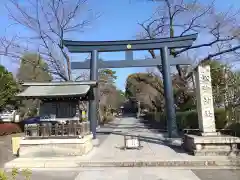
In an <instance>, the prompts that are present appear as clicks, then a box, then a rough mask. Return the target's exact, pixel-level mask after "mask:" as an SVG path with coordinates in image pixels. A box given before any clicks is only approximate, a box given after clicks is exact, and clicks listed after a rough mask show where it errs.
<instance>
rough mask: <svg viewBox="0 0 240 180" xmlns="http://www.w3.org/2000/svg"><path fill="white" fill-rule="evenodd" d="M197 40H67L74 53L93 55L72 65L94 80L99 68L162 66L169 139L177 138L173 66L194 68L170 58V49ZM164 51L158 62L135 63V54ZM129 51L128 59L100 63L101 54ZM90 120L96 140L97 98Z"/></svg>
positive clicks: (181, 46) (188, 45)
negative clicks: (145, 51) (172, 78)
mask: <svg viewBox="0 0 240 180" xmlns="http://www.w3.org/2000/svg"><path fill="white" fill-rule="evenodd" d="M196 39H197V34H191V35H187V36H179V37H174V38H158V39H147V40H124V41H70V40H63V42H62V43H63V45H64V46H66V47H67V48H68V50H69V52H71V53H91V59H90V60H87V61H85V62H72V63H71V68H72V69H90V80H93V81H97V80H98V69H99V68H125V67H152V66H157V67H158V68H159V67H160V66H162V72H163V84H164V95H165V102H166V115H167V122H168V123H167V125H168V136H169V138H172V137H173V136H175V135H177V127H176V112H175V106H174V98H173V87H172V80H171V75H170V66H175V65H190V64H191V63H190V62H189V61H187V60H186V59H180V58H173V57H172V56H169V49H174V48H187V47H191V46H192V44H193V42H194V41H195V40H196ZM154 49H160V52H161V54H160V56H159V57H157V58H156V59H146V60H133V51H136V50H154ZM113 51H125V59H124V60H111V61H109V60H108V61H102V60H98V52H113ZM93 95H94V96H93V97H96V96H97V88H95V89H94V90H93ZM89 119H90V127H91V131H92V133H93V138H94V139H95V138H96V126H97V99H96V98H93V99H92V100H90V102H89Z"/></svg>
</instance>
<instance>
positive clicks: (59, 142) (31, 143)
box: [17, 81, 97, 157]
mask: <svg viewBox="0 0 240 180" xmlns="http://www.w3.org/2000/svg"><path fill="white" fill-rule="evenodd" d="M23 86H24V87H26V89H25V90H24V91H23V92H21V93H20V94H18V95H17V97H21V98H23V99H38V100H40V108H39V116H40V121H39V123H36V124H31V125H26V127H25V136H24V137H23V139H21V141H20V154H19V155H20V156H27V157H29V156H38V155H39V154H40V155H41V156H42V155H43V156H45V155H46V154H48V155H51V156H59V155H68V156H69V155H77V156H79V155H83V154H86V153H87V152H89V151H90V150H91V149H92V147H93V146H92V134H91V132H90V127H89V121H86V120H83V119H82V118H81V108H80V106H79V104H80V103H79V102H80V101H91V100H92V99H94V97H93V95H92V94H93V93H92V89H93V88H94V87H96V86H97V82H96V81H82V82H44V83H39V82H38V83H37V82H31V83H24V84H23ZM43 145H44V146H43ZM30 149H31V151H30ZM29 151H30V152H31V153H30V154H31V155H29ZM53 152H54V153H53Z"/></svg>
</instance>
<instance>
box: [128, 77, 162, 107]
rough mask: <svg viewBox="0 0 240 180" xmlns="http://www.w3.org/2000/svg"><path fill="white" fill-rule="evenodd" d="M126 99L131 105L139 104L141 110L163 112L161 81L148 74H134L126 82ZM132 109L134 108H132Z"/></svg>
mask: <svg viewBox="0 0 240 180" xmlns="http://www.w3.org/2000/svg"><path fill="white" fill-rule="evenodd" d="M125 93H126V97H127V98H128V99H129V100H130V101H131V102H132V103H133V104H136V102H135V101H138V102H140V104H141V106H142V107H143V108H147V109H150V110H153V109H154V110H157V111H163V108H164V103H165V102H164V98H163V84H162V81H161V79H159V77H157V76H156V75H154V74H150V73H134V74H131V75H129V76H128V78H127V82H126V90H125ZM133 108H134V107H133Z"/></svg>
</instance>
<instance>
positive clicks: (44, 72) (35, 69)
mask: <svg viewBox="0 0 240 180" xmlns="http://www.w3.org/2000/svg"><path fill="white" fill-rule="evenodd" d="M17 80H18V81H19V82H49V81H52V76H51V75H50V73H49V71H48V65H47V64H46V63H45V61H44V60H43V59H42V58H41V56H40V55H39V54H34V53H28V54H24V55H23V57H22V58H21V64H20V67H19V69H18V73H17ZM22 90H23V89H22ZM38 106H39V101H38V100H23V101H22V107H21V108H20V112H21V115H22V116H23V117H24V118H26V117H29V116H34V115H36V114H37V108H38Z"/></svg>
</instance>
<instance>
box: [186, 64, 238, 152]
mask: <svg viewBox="0 0 240 180" xmlns="http://www.w3.org/2000/svg"><path fill="white" fill-rule="evenodd" d="M195 82H196V95H197V111H198V123H199V130H200V133H201V134H199V133H197V134H196V133H193V132H192V133H191V132H190V133H187V134H185V135H184V138H183V148H184V149H185V150H186V151H188V152H190V153H192V154H193V155H197V156H206V155H210V156H211V155H214V156H216V155H220V156H222V155H224V156H225V155H227V156H229V155H238V154H240V152H239V149H238V148H237V147H238V145H239V144H240V138H238V137H232V136H227V135H224V134H219V133H217V132H216V126H215V116H214V106H213V96H212V82H211V72H210V66H209V65H206V66H198V67H197V69H196V72H195Z"/></svg>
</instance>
